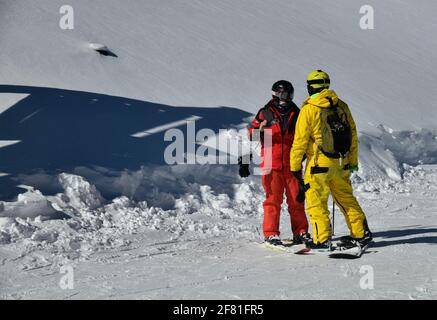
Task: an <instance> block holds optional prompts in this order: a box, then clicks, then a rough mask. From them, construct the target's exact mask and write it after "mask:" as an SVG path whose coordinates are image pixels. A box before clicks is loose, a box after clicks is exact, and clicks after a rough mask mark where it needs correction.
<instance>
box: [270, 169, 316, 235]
mask: <svg viewBox="0 0 437 320" xmlns="http://www.w3.org/2000/svg"><path fill="white" fill-rule="evenodd" d="M262 184H263V186H264V190H265V192H266V200H265V201H264V203H263V207H264V222H263V233H264V237H266V238H267V237H270V236H274V235H279V234H280V232H279V220H280V216H281V206H282V202H283V197H284V190H285V194H286V196H287V204H288V212H289V214H290V220H291V229H292V232H293V235H296V234H300V233H302V232H307V231H308V221H307V217H306V215H305V208H304V203H300V202H298V201H297V200H296V197H297V195H298V194H299V181H298V179H297V178H296V177H295V176H294V175H293V174H292V173H291V171H290V169H288V168H285V169H283V170H271V171H270V173H269V174H267V175H263V176H262Z"/></svg>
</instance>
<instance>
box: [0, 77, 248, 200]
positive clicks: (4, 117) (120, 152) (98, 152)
mask: <svg viewBox="0 0 437 320" xmlns="http://www.w3.org/2000/svg"><path fill="white" fill-rule="evenodd" d="M1 93H17V94H28V96H27V97H26V98H24V99H22V100H21V101H19V102H17V103H16V104H15V105H13V106H12V107H10V108H9V109H7V110H6V111H5V112H3V113H1V114H0V140H20V141H21V142H20V143H17V144H15V145H10V146H7V147H4V148H1V149H0V172H6V173H8V174H10V175H9V176H6V177H1V178H0V197H1V198H5V197H6V198H11V197H13V196H14V195H16V194H17V193H18V192H22V190H21V189H18V190H17V189H16V188H15V185H16V184H17V176H18V175H20V174H24V175H25V174H32V173H35V172H38V170H44V172H48V173H52V174H56V173H59V172H63V171H65V172H69V170H71V169H72V168H75V167H79V166H84V167H92V166H100V167H105V168H110V169H113V170H124V169H129V170H137V169H139V168H140V167H141V166H143V165H149V164H152V165H163V164H165V163H164V150H165V148H166V147H167V146H168V144H169V143H170V142H165V141H164V133H165V132H164V131H163V132H158V133H155V134H151V135H148V136H145V137H143V138H135V137H132V135H133V134H135V133H138V132H143V131H145V130H147V129H151V128H156V127H159V126H163V125H166V124H169V123H172V122H176V121H181V120H184V119H187V118H190V117H192V116H196V117H200V118H201V119H199V120H197V121H196V130H199V129H202V128H209V129H212V130H213V131H215V132H218V130H219V129H222V128H223V129H224V128H230V127H232V125H233V124H239V123H241V122H242V119H243V118H245V117H247V116H249V115H250V114H249V113H247V112H244V111H242V110H239V109H236V108H229V107H219V108H197V107H172V106H168V105H162V104H157V103H151V102H146V101H140V100H134V99H128V98H123V97H116V96H109V95H103V94H97V93H90V92H81V91H71V90H63V89H52V88H40V87H27V86H13V85H0V95H1ZM178 128H179V129H181V130H182V131H183V132H186V125H184V124H182V125H180V126H179V127H178ZM18 182H19V181H18Z"/></svg>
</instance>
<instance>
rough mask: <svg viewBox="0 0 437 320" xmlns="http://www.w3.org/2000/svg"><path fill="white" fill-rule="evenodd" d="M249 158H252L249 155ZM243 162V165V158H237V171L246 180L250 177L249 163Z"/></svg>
mask: <svg viewBox="0 0 437 320" xmlns="http://www.w3.org/2000/svg"><path fill="white" fill-rule="evenodd" d="M250 158H252V155H250ZM244 162H245V163H243V157H239V158H238V165H239V166H240V169H239V170H238V174H239V175H240V177H242V178H247V177H248V176H250V170H249V163H248V161H244ZM246 162H247V163H246Z"/></svg>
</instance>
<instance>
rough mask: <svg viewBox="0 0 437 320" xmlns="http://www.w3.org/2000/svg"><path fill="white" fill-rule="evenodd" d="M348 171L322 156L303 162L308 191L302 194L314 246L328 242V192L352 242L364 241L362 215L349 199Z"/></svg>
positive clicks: (343, 165) (329, 234) (346, 168)
mask: <svg viewBox="0 0 437 320" xmlns="http://www.w3.org/2000/svg"><path fill="white" fill-rule="evenodd" d="M315 158H316V159H315ZM348 167H349V166H348V165H347V164H344V163H341V161H340V160H339V159H331V158H328V157H326V156H325V155H323V154H319V155H318V156H315V157H313V158H311V159H308V161H307V166H306V169H305V177H304V179H305V185H306V187H307V188H308V189H307V191H306V194H305V198H306V201H307V206H306V209H307V212H308V214H309V217H310V222H311V225H312V231H313V239H314V243H316V244H317V243H323V242H325V241H327V240H328V239H330V238H331V221H330V218H329V209H328V198H329V193H330V192H331V193H332V196H333V198H334V201H335V203H336V204H337V206H338V207H339V208H340V210H341V212H342V213H343V215H344V217H345V219H346V223H347V226H348V228H349V231H350V235H351V236H352V237H354V238H362V237H364V221H365V214H364V212H363V210H362V209H361V207H360V205H359V204H358V201H357V199H356V198H355V196H354V195H353V191H352V185H351V182H350V179H349V176H350V172H349V169H348Z"/></svg>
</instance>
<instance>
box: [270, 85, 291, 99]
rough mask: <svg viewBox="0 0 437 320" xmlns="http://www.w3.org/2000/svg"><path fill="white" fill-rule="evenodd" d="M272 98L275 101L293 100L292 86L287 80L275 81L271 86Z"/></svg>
mask: <svg viewBox="0 0 437 320" xmlns="http://www.w3.org/2000/svg"><path fill="white" fill-rule="evenodd" d="M272 96H273V99H275V100H282V101H284V100H293V97H294V88H293V85H292V84H291V82H289V81H287V80H279V81H276V82H275V83H274V84H273V86H272Z"/></svg>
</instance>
